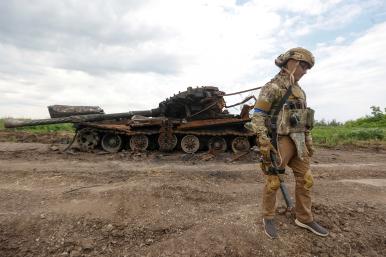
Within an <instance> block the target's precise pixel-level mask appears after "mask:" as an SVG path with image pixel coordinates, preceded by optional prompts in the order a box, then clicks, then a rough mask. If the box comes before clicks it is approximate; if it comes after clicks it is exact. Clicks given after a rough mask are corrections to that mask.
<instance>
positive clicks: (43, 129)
mask: <svg viewBox="0 0 386 257" xmlns="http://www.w3.org/2000/svg"><path fill="white" fill-rule="evenodd" d="M0 130H7V131H27V132H35V133H47V132H74V131H75V129H74V127H73V125H72V124H71V123H63V124H51V125H41V126H31V127H22V128H12V129H5V128H4V119H0Z"/></svg>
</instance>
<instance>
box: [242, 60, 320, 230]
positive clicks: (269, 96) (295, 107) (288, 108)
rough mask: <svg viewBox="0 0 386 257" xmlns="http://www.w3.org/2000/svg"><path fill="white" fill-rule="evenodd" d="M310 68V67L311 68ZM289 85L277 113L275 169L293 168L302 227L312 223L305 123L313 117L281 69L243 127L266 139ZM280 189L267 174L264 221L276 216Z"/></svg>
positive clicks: (297, 88) (308, 141)
mask: <svg viewBox="0 0 386 257" xmlns="http://www.w3.org/2000/svg"><path fill="white" fill-rule="evenodd" d="M312 61H313V60H312ZM312 65H313V63H312ZM312 65H310V66H311V67H312ZM278 66H279V65H278ZM291 84H292V94H291V95H290V96H289V97H288V100H287V101H286V104H285V105H284V106H283V108H282V110H281V111H280V113H279V115H278V121H277V127H278V129H277V134H278V140H277V142H278V146H277V147H278V158H279V163H278V166H279V167H280V168H284V167H286V166H289V167H290V168H292V170H293V173H294V175H295V179H296V188H295V198H296V204H295V212H296V217H297V219H298V220H299V221H301V222H303V223H309V222H312V221H313V216H312V213H311V195H310V189H311V187H312V185H313V178H312V175H311V170H310V156H311V155H312V152H313V149H312V138H311V135H310V132H309V130H308V129H310V128H311V127H312V125H310V124H308V123H309V120H310V119H312V117H310V116H313V111H312V110H311V109H309V108H307V102H306V94H305V93H304V91H303V89H302V88H301V87H300V86H299V85H298V83H297V82H295V81H293V80H291V79H290V74H289V73H288V71H285V70H283V69H282V70H281V71H280V72H279V73H278V74H277V75H276V76H275V77H274V78H273V79H272V80H271V81H270V82H268V83H267V84H266V85H265V86H264V87H263V88H262V89H261V91H260V94H259V97H258V99H257V101H256V105H255V110H259V112H255V113H254V115H253V117H252V121H251V123H249V124H247V126H246V127H247V128H248V129H250V130H252V131H254V132H255V133H256V134H257V138H258V142H259V141H260V142H262V141H264V140H265V139H267V134H269V132H270V129H269V126H267V124H269V119H270V117H272V114H273V112H274V110H275V109H276V108H277V106H278V105H279V102H280V100H281V99H282V98H283V96H284V95H285V93H286V91H287V89H288V87H289V85H291ZM294 112H296V115H297V116H298V118H299V122H298V123H297V125H296V126H292V125H291V124H289V116H291V115H292V114H293V113H294ZM307 126H308V128H307ZM268 158H269V157H268ZM264 159H265V160H264V161H263V163H262V169H263V171H264V170H266V167H265V165H269V163H270V160H266V158H264ZM266 174H267V173H266ZM279 186H280V182H279V178H278V176H277V175H270V174H267V179H266V184H265V187H264V191H263V217H264V218H265V219H272V218H273V217H274V215H275V208H276V194H277V190H278V189H279Z"/></svg>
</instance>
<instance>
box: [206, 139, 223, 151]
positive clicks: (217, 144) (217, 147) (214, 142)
mask: <svg viewBox="0 0 386 257" xmlns="http://www.w3.org/2000/svg"><path fill="white" fill-rule="evenodd" d="M208 148H209V151H214V152H219V153H221V152H225V151H226V150H227V142H226V141H225V139H224V138H222V137H212V138H211V139H209V142H208Z"/></svg>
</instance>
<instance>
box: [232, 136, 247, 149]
mask: <svg viewBox="0 0 386 257" xmlns="http://www.w3.org/2000/svg"><path fill="white" fill-rule="evenodd" d="M231 145H232V151H233V152H234V153H240V152H248V151H249V148H251V145H250V143H249V141H248V138H246V137H235V138H234V139H233V140H232V144H231Z"/></svg>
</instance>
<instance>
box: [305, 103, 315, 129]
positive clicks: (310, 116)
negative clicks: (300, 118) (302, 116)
mask: <svg viewBox="0 0 386 257" xmlns="http://www.w3.org/2000/svg"><path fill="white" fill-rule="evenodd" d="M314 115H315V111H314V109H311V108H309V107H308V108H307V120H306V128H307V129H308V130H311V129H313V128H314V122H315V119H314Z"/></svg>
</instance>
